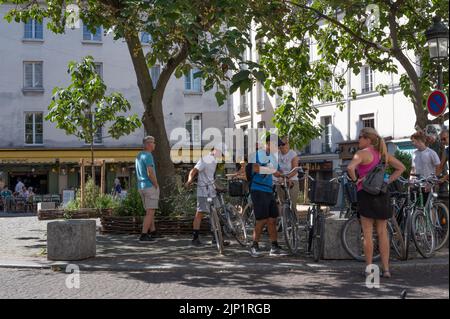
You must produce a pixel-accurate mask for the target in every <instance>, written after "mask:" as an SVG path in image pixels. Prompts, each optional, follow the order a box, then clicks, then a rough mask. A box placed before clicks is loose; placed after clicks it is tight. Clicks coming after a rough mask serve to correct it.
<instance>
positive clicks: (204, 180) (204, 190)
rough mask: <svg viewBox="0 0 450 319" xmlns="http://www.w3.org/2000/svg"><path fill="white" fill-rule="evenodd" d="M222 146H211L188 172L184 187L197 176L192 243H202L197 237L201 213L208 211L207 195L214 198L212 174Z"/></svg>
mask: <svg viewBox="0 0 450 319" xmlns="http://www.w3.org/2000/svg"><path fill="white" fill-rule="evenodd" d="M222 148H223V146H222V145H218V146H216V147H214V148H213V150H212V151H211V153H209V154H208V155H206V156H203V157H202V158H201V159H200V160H199V161H198V162H197V164H196V165H195V167H194V168H193V169H192V170H191V171H190V172H189V177H188V181H187V182H186V187H189V186H190V185H191V184H192V183H193V181H194V178H195V176H196V175H198V178H197V212H196V214H195V217H194V222H193V225H192V226H193V227H192V228H193V239H192V245H194V246H201V245H202V243H201V242H200V239H199V238H198V235H199V231H200V224H201V222H202V218H203V214H205V213H210V209H209V207H210V204H209V203H208V197H211V198H212V199H213V201H215V200H216V190H215V188H214V178H215V177H214V175H215V173H216V168H217V158H220V157H221V156H222V153H223V150H222Z"/></svg>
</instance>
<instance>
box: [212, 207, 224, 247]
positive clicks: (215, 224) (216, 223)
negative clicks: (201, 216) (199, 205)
mask: <svg viewBox="0 0 450 319" xmlns="http://www.w3.org/2000/svg"><path fill="white" fill-rule="evenodd" d="M210 218H211V226H212V231H213V234H214V238H215V240H216V245H217V250H218V251H219V254H221V255H223V236H222V229H221V226H220V220H219V216H218V215H217V211H216V209H215V208H213V207H212V209H211V216H210Z"/></svg>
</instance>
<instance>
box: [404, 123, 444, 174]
mask: <svg viewBox="0 0 450 319" xmlns="http://www.w3.org/2000/svg"><path fill="white" fill-rule="evenodd" d="M411 141H412V143H413V145H414V146H415V147H416V148H417V150H416V151H415V152H414V154H413V156H412V163H411V174H415V175H420V176H422V177H425V178H426V177H429V176H430V175H431V174H437V173H438V172H437V170H438V167H439V164H440V163H441V160H440V159H439V156H438V155H437V153H436V152H435V151H433V150H432V149H431V148H429V147H427V146H426V145H425V141H426V137H425V134H423V133H422V132H417V133H414V134H413V135H412V136H411Z"/></svg>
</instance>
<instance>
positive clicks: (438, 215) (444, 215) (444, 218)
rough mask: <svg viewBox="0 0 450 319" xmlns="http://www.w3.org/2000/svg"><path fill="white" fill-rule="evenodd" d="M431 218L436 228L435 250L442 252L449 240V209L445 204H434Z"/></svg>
mask: <svg viewBox="0 0 450 319" xmlns="http://www.w3.org/2000/svg"><path fill="white" fill-rule="evenodd" d="M430 217H431V221H432V223H433V227H434V237H435V241H436V243H435V246H436V248H435V249H434V250H440V249H441V248H442V247H444V246H445V243H446V242H447V240H448V218H449V216H448V209H447V206H445V204H443V203H440V202H434V203H433V206H431V210H430Z"/></svg>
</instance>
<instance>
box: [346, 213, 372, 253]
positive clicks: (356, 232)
mask: <svg viewBox="0 0 450 319" xmlns="http://www.w3.org/2000/svg"><path fill="white" fill-rule="evenodd" d="M372 238H373V256H372V260H373V261H378V260H379V259H380V249H379V247H378V235H377V234H376V231H374V233H373V235H372ZM341 240H342V246H344V249H345V251H346V252H347V253H348V254H349V255H350V256H351V257H353V258H354V259H356V260H358V261H365V260H366V255H365V253H364V233H363V230H362V227H361V222H360V220H359V218H358V216H356V215H354V216H352V217H351V218H350V219H348V220H347V221H346V222H345V224H344V226H343V227H342V233H341Z"/></svg>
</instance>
